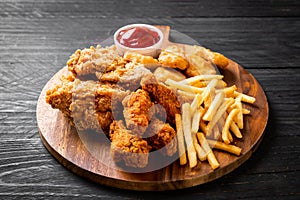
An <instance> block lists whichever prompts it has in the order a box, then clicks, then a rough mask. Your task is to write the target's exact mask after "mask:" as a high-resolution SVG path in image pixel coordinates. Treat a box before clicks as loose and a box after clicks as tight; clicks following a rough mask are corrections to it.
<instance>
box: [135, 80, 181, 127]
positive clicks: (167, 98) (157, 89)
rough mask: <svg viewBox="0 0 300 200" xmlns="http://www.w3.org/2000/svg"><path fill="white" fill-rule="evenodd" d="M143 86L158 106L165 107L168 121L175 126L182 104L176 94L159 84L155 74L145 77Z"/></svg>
mask: <svg viewBox="0 0 300 200" xmlns="http://www.w3.org/2000/svg"><path fill="white" fill-rule="evenodd" d="M141 86H142V89H143V90H145V91H147V92H149V94H150V96H152V97H153V99H154V100H155V101H156V102H157V103H158V104H160V105H162V106H163V107H164V109H165V110H166V112H167V121H168V122H169V123H171V124H174V123H175V120H174V119H175V114H178V113H180V102H179V101H178V98H177V96H176V92H175V91H173V90H172V89H171V88H169V87H167V86H166V85H164V84H162V83H159V82H158V81H157V80H156V78H155V76H154V75H153V74H149V75H145V76H144V77H143V78H142V80H141Z"/></svg>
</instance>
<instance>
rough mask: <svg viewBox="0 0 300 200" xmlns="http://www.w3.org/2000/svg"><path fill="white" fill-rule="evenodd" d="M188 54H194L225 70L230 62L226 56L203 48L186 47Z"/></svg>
mask: <svg viewBox="0 0 300 200" xmlns="http://www.w3.org/2000/svg"><path fill="white" fill-rule="evenodd" d="M185 50H186V54H194V55H198V56H200V57H202V58H204V59H205V60H207V61H210V62H212V63H214V64H215V65H217V66H218V67H219V68H221V69H224V68H226V66H227V65H228V63H229V61H228V58H226V57H225V56H224V55H222V54H220V53H217V52H213V51H211V50H209V49H207V48H204V47H201V46H196V45H194V46H186V48H185Z"/></svg>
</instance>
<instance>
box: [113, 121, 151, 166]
mask: <svg viewBox="0 0 300 200" xmlns="http://www.w3.org/2000/svg"><path fill="white" fill-rule="evenodd" d="M109 136H110V140H111V156H112V158H113V160H114V161H115V162H117V163H119V162H122V161H123V162H124V163H125V165H126V166H128V167H136V168H143V167H145V166H146V165H147V164H148V157H149V151H150V149H151V147H150V146H149V145H148V143H147V141H146V140H143V139H142V138H139V137H137V136H135V135H133V134H132V132H131V131H129V130H127V129H126V128H125V126H124V124H123V121H121V120H120V121H113V123H111V125H110V131H109Z"/></svg>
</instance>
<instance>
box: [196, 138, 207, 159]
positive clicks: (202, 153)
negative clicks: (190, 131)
mask: <svg viewBox="0 0 300 200" xmlns="http://www.w3.org/2000/svg"><path fill="white" fill-rule="evenodd" d="M193 142H194V147H195V150H196V152H197V156H198V158H199V160H200V161H204V160H206V158H207V154H206V153H205V151H204V150H203V148H202V147H201V146H200V145H199V143H198V141H197V137H196V134H194V135H193Z"/></svg>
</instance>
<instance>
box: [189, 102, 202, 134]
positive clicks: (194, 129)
mask: <svg viewBox="0 0 300 200" xmlns="http://www.w3.org/2000/svg"><path fill="white" fill-rule="evenodd" d="M203 113H204V109H203V108H202V107H201V106H200V109H197V110H196V111H195V113H194V115H193V119H192V134H195V133H197V132H198V130H199V124H200V119H201V116H202V115H203Z"/></svg>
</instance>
